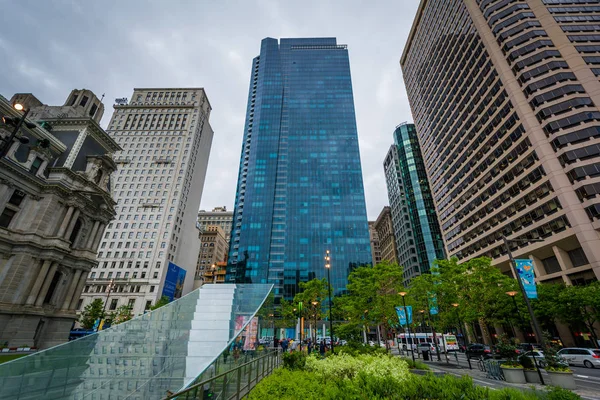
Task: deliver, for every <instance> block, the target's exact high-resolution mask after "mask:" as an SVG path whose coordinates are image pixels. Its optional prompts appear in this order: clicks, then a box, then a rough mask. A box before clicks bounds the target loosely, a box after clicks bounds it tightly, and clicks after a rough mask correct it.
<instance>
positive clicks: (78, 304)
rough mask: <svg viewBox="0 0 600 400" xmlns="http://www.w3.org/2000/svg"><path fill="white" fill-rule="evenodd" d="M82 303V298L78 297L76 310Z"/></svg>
mask: <svg viewBox="0 0 600 400" xmlns="http://www.w3.org/2000/svg"><path fill="white" fill-rule="evenodd" d="M82 304H83V299H79V301H78V302H77V308H76V309H77V310H81V305H82Z"/></svg>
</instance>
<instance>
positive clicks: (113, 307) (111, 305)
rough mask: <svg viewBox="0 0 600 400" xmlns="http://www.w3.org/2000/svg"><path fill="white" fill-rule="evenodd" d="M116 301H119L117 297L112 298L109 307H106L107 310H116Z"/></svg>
mask: <svg viewBox="0 0 600 400" xmlns="http://www.w3.org/2000/svg"><path fill="white" fill-rule="evenodd" d="M117 303H119V299H112V300H111V301H110V307H109V308H108V309H109V310H116V309H117Z"/></svg>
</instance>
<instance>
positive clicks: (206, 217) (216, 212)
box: [198, 206, 233, 243]
mask: <svg viewBox="0 0 600 400" xmlns="http://www.w3.org/2000/svg"><path fill="white" fill-rule="evenodd" d="M232 221H233V211H227V207H225V206H223V207H215V208H213V209H212V211H205V210H200V211H198V228H199V229H200V232H203V231H204V230H205V229H206V228H207V227H208V226H220V227H221V229H223V233H224V234H225V240H227V243H229V238H230V237H231V223H232Z"/></svg>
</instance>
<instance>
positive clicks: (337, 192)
mask: <svg viewBox="0 0 600 400" xmlns="http://www.w3.org/2000/svg"><path fill="white" fill-rule="evenodd" d="M233 224H234V225H233V228H232V233H231V246H230V250H229V262H230V265H229V267H228V279H229V280H237V281H252V282H255V283H273V284H274V285H275V289H274V291H275V296H276V298H281V297H285V298H292V297H293V296H294V295H295V294H296V293H297V290H298V284H299V282H302V281H308V280H310V279H313V278H322V277H325V276H326V270H325V267H324V265H325V260H324V256H325V252H326V250H329V251H330V252H331V261H332V263H331V265H332V267H331V280H332V282H331V283H332V286H333V288H334V291H335V292H336V293H340V292H342V291H343V290H345V288H346V284H347V278H348V274H349V273H350V271H351V270H352V269H353V268H355V267H356V266H358V265H361V264H370V263H371V250H370V246H369V228H368V224H367V215H366V207H365V196H364V189H363V181H362V171H361V164H360V155H359V150H358V133H357V129H356V118H355V114H354V98H353V94H352V80H351V77H350V62H349V59H348V49H347V46H345V45H339V44H337V41H336V39H335V38H306V39H281V40H280V41H278V40H277V39H272V38H266V39H263V41H262V43H261V49H260V55H259V56H257V57H256V58H254V60H253V62H252V74H251V80H250V89H249V91H248V106H247V110H246V124H245V128H244V137H243V144H242V154H241V158H240V168H239V175H238V183H237V193H236V199H235V209H234V219H233Z"/></svg>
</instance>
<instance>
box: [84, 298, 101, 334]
mask: <svg viewBox="0 0 600 400" xmlns="http://www.w3.org/2000/svg"><path fill="white" fill-rule="evenodd" d="M103 309H104V302H103V301H102V299H95V300H94V301H92V302H91V303H90V304H88V305H87V306H85V308H84V309H83V311H82V312H81V317H80V318H79V323H80V324H81V326H82V327H83V328H85V329H92V328H93V327H94V324H95V323H96V320H97V319H98V318H104V311H103Z"/></svg>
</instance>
